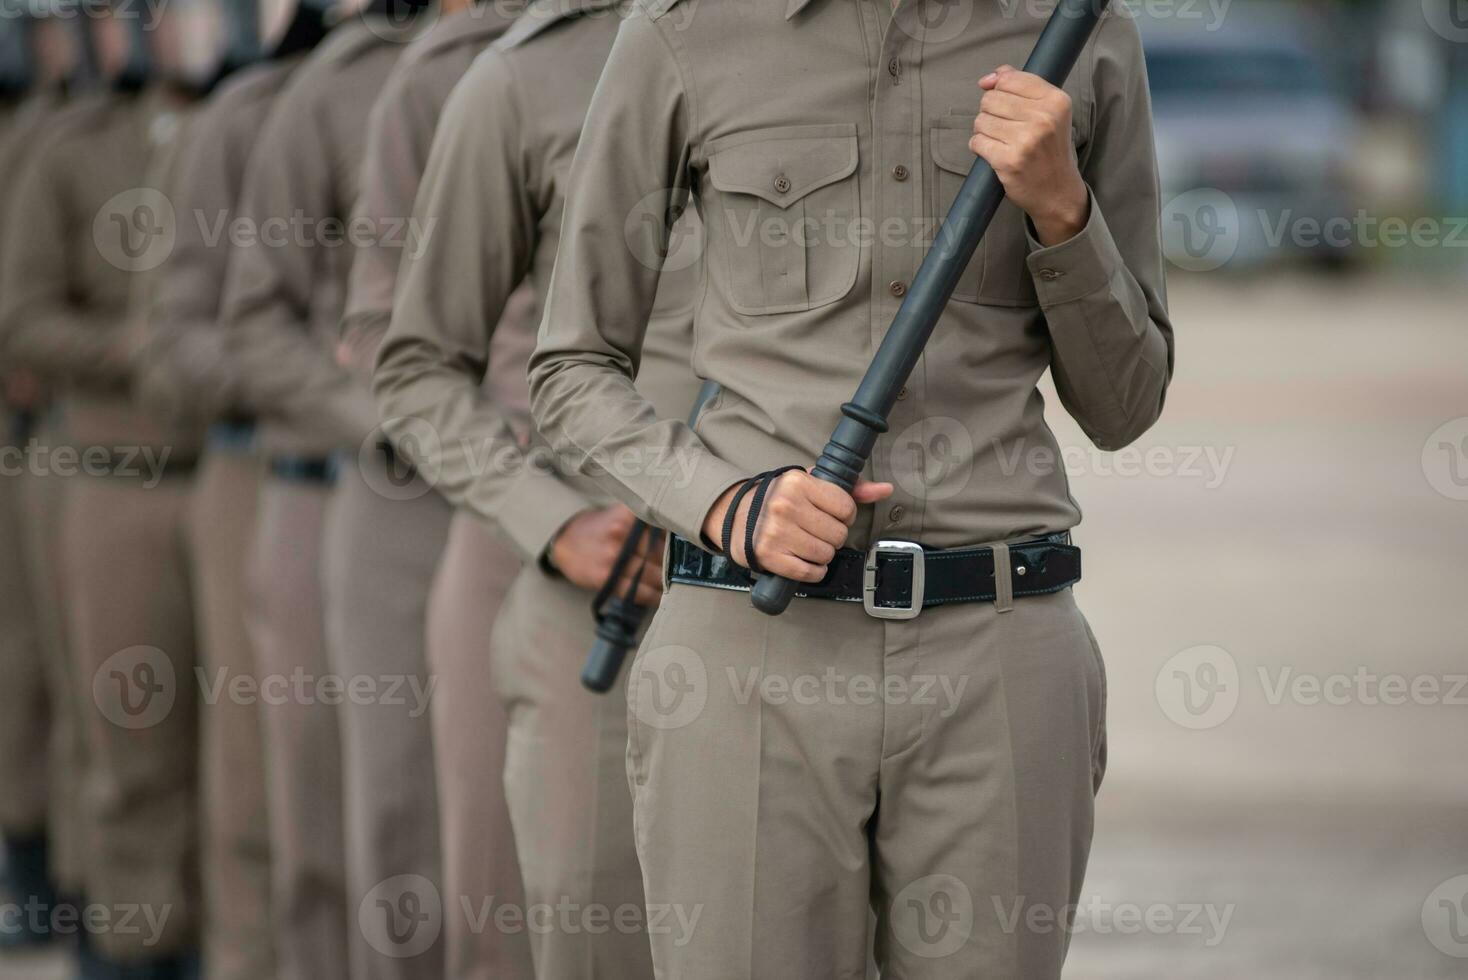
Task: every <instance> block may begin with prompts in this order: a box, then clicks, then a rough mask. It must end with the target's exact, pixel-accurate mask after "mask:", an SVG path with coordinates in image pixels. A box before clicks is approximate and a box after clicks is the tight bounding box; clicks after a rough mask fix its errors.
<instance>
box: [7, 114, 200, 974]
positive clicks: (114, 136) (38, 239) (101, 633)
mask: <svg viewBox="0 0 1468 980" xmlns="http://www.w3.org/2000/svg"><path fill="white" fill-rule="evenodd" d="M181 125H182V115H181V113H180V111H179V110H178V109H177V108H176V107H174V106H172V105H170V103H169V101H168V99H167V97H166V96H164V95H162V94H161V93H159V92H154V91H144V92H142V93H140V94H136V95H130V96H120V97H114V98H102V99H98V100H96V101H95V102H93V103H91V105H90V106H89V108H88V109H87V110H85V111H81V112H77V113H75V114H68V116H67V124H66V125H64V126H55V127H51V128H50V129H49V131H48V133H47V135H46V138H45V141H44V142H43V144H42V145H41V146H39V147H38V148H37V150H36V152H35V154H34V155H33V156H32V158H31V159H30V161H29V162H28V164H27V166H26V168H25V171H24V173H23V175H22V176H21V178H20V183H19V185H18V186H17V188H16V196H15V198H14V199H13V201H14V209H13V212H12V213H11V215H10V217H9V220H10V225H9V227H8V228H7V229H6V234H7V245H6V246H5V249H4V264H5V268H4V272H3V280H4V283H5V286H4V288H3V292H4V298H3V302H4V312H3V314H0V323H3V328H4V330H5V333H6V335H7V340H6V350H7V353H8V354H9V356H10V357H13V358H14V360H15V362H16V363H17V364H18V365H19V366H22V367H25V368H29V369H31V370H33V371H35V372H36V373H37V374H39V375H41V376H42V377H43V379H45V380H48V381H53V382H54V383H55V384H56V386H57V390H58V392H59V409H60V412H61V421H60V431H61V438H62V440H64V441H65V442H66V443H68V444H70V445H72V446H74V447H76V448H77V449H78V450H79V451H80V452H81V454H82V455H81V460H82V463H83V464H84V466H83V469H82V471H81V472H79V473H78V474H77V475H76V476H74V477H70V478H68V479H67V481H66V490H65V496H64V501H63V504H62V508H63V512H62V538H63V540H62V558H63V569H64V570H63V576H64V586H65V590H66V592H65V602H66V609H67V619H68V629H67V638H68V643H69V647H70V651H71V657H72V660H73V663H74V665H75V669H76V671H77V676H76V678H75V683H76V685H77V688H78V690H77V693H76V695H75V696H76V698H77V699H78V703H79V704H81V705H83V706H84V707H83V713H84V723H83V728H84V730H85V734H86V746H87V770H86V777H85V783H84V787H83V793H84V799H83V810H84V812H85V814H86V820H87V828H86V829H87V833H88V834H89V835H90V841H91V844H92V845H93V847H92V848H90V849H89V853H88V856H87V861H88V863H87V866H86V868H85V871H84V876H83V887H84V891H85V894H86V897H87V900H88V901H89V902H91V903H96V904H99V905H102V906H106V907H107V908H109V909H113V910H121V909H124V908H126V907H131V906H141V907H143V908H146V909H153V910H155V911H159V912H161V910H164V909H167V910H168V915H167V919H166V924H165V925H164V927H163V929H162V930H161V934H160V935H159V936H158V937H157V942H152V937H151V936H150V935H149V934H148V931H147V930H136V931H132V930H123V929H112V930H106V931H103V932H101V933H97V934H93V935H89V940H88V941H89V944H91V945H92V946H93V948H94V949H95V950H96V952H98V953H99V954H100V955H101V956H103V957H105V958H107V959H109V960H114V961H124V962H128V961H141V960H145V959H147V960H154V959H159V958H166V957H169V956H173V955H176V954H181V953H185V952H188V951H190V950H191V949H192V947H193V945H194V941H195V937H194V932H195V927H196V925H197V917H198V906H199V902H198V894H197V891H198V889H197V883H196V875H197V867H196V860H197V854H196V850H197V814H196V805H197V804H196V799H195V793H196V768H197V759H196V755H195V738H194V723H195V687H194V684H193V666H194V635H193V621H192V617H191V612H190V602H189V595H190V587H189V580H188V570H187V555H186V548H185V543H184V536H185V533H186V528H185V526H184V518H185V513H186V504H187V499H188V491H189V482H188V479H187V475H188V474H189V473H190V472H191V470H192V463H193V460H194V458H195V457H196V455H197V452H198V446H199V438H198V433H196V432H192V431H189V430H187V429H183V428H174V427H170V426H165V425H160V424H158V423H156V422H155V421H154V420H152V419H151V418H149V417H148V416H147V415H146V413H144V412H142V411H140V410H139V409H137V408H136V407H135V406H134V405H133V404H131V402H130V397H129V387H130V383H131V364H132V361H131V357H132V345H133V342H134V338H135V334H134V333H133V331H132V330H130V328H129V323H128V319H129V316H130V315H132V314H135V313H136V312H137V310H138V307H136V306H134V305H132V304H133V302H134V291H135V290H138V289H140V288H142V283H143V281H144V280H143V279H142V278H141V277H143V276H147V275H151V274H152V273H153V271H155V270H156V268H157V265H158V264H159V262H161V261H162V258H163V257H164V256H165V255H166V248H167V245H166V234H165V233H164V229H165V228H166V224H165V223H164V222H163V217H162V216H161V215H160V214H159V211H158V203H157V200H156V198H157V195H159V194H160V193H166V189H167V180H168V178H169V176H170V172H171V170H170V168H171V161H172V159H173V153H174V149H175V147H176V145H177V144H176V137H177V135H178V132H179V129H180V127H181ZM56 465H57V467H58V469H59V468H60V466H61V464H60V463H59V462H57V463H56ZM118 914H120V912H119V913H118Z"/></svg>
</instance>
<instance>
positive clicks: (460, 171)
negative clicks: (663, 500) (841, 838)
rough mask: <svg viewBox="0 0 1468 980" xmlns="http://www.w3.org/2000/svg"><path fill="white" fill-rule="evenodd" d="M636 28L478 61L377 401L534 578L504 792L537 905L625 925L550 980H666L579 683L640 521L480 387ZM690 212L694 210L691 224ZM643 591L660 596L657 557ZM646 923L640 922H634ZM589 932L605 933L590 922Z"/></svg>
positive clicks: (671, 341)
mask: <svg viewBox="0 0 1468 980" xmlns="http://www.w3.org/2000/svg"><path fill="white" fill-rule="evenodd" d="M619 20H620V19H619V17H618V16H617V14H616V10H615V4H614V3H613V2H610V0H571V2H565V0H548V2H543V3H541V2H537V3H532V4H531V5H530V7H529V9H528V10H527V12H526V13H525V14H523V15H522V17H521V18H520V20H519V21H517V23H516V24H515V26H514V27H512V28H511V29H510V31H509V32H508V33H507V34H506V35H505V36H504V37H502V38H501V39H500V40H498V41H497V42H495V44H494V45H493V46H492V47H491V49H490V51H489V52H487V53H486V54H485V55H484V56H482V57H481V58H480V59H479V60H478V61H476V62H475V64H474V65H473V67H471V68H470V69H469V71H468V73H467V74H466V75H465V77H464V80H463V81H462V82H461V83H460V84H459V86H458V87H457V88H456V89H455V91H454V93H453V95H452V96H451V97H450V99H449V101H448V104H447V106H446V107H445V109H444V115H443V122H442V124H441V126H440V127H439V132H438V134H437V136H436V138H435V141H434V145H433V150H432V153H431V154H430V156H429V162H428V169H427V172H426V174H425V176H424V180H423V187H422V190H421V191H420V193H419V197H418V202H417V204H416V205H415V208H414V213H415V215H417V216H419V217H420V218H437V219H438V223H437V225H436V226H435V233H434V234H433V235H432V236H430V237H429V238H428V239H427V241H426V244H425V247H424V249H423V250H422V251H421V253H420V254H419V255H417V256H414V257H409V258H406V259H405V262H404V266H403V269H402V271H401V273H400V277H399V293H398V299H397V302H396V304H395V305H394V311H393V319H392V325H391V327H390V329H389V331H388V335H387V338H386V339H385V340H384V342H383V345H382V349H381V351H380V354H379V359H378V364H377V369H376V373H375V378H374V382H375V388H376V392H377V395H378V399H379V404H380V405H381V407H382V410H383V415H384V417H386V418H387V419H388V422H387V426H388V428H389V431H390V432H391V433H392V435H393V436H394V438H395V439H396V440H397V445H398V448H399V449H400V450H401V451H403V452H404V453H405V454H406V455H409V456H410V458H412V460H413V461H414V462H415V463H416V464H417V465H419V466H421V467H422V468H423V470H424V472H425V474H429V475H431V476H432V477H433V479H434V481H435V483H436V485H437V486H438V487H439V488H440V489H441V490H442V491H443V492H444V493H445V494H446V495H447V496H448V497H449V498H450V499H451V500H453V501H454V502H455V503H456V504H458V505H460V506H462V507H464V508H465V509H466V510H468V511H469V512H470V513H472V514H473V515H474V516H475V517H477V518H478V519H479V520H481V521H484V522H486V523H487V524H490V525H493V526H497V527H498V528H499V529H501V530H502V531H503V533H504V534H505V535H507V536H508V537H509V539H510V540H511V541H512V542H513V543H514V545H515V546H516V547H517V548H518V549H519V550H520V552H521V554H522V556H523V557H524V558H525V559H526V566H525V568H524V570H523V571H522V572H521V573H520V575H519V577H518V578H517V579H516V581H515V584H514V585H513V587H512V588H511V590H510V594H509V596H508V597H507V598H506V599H505V603H504V605H503V607H502V608H501V611H500V615H499V617H498V621H497V622H496V624H495V630H494V636H493V641H492V654H491V655H492V658H493V671H494V678H493V679H494V683H495V686H496V688H497V689H498V691H499V693H500V696H501V697H502V698H503V699H504V702H505V706H506V710H507V712H508V714H509V718H510V723H509V724H510V732H509V737H508V748H507V755H506V759H505V789H506V794H507V797H508V800H509V805H510V812H511V816H512V818H513V824H514V832H515V840H516V843H517V847H518V851H519V859H520V866H521V869H522V871H523V875H524V879H525V890H526V900H527V902H528V903H529V907H530V908H532V909H534V908H537V907H549V908H552V909H561V908H570V909H571V910H573V916H593V915H601V916H603V921H609V920H608V919H607V917H611V919H610V921H615V922H617V923H619V924H618V925H616V926H615V927H609V928H607V929H606V930H604V931H602V932H601V933H600V934H596V932H594V931H593V930H589V929H587V928H581V927H578V926H577V925H576V923H579V922H580V921H581V920H580V919H579V918H577V919H576V920H575V922H573V923H570V924H569V925H566V924H563V923H562V922H560V921H557V922H554V923H551V924H550V927H549V928H547V929H537V930H535V932H534V934H533V935H532V936H531V939H530V941H531V945H532V951H533V953H534V963H535V973H536V976H537V977H540V978H542V980H579V978H596V977H603V978H608V980H636V978H639V977H651V976H652V964H651V959H650V956H649V950H648V939H647V935H646V932H645V931H644V929H643V927H642V923H641V917H642V914H643V911H642V910H643V899H642V882H641V875H640V872H639V870H638V865H637V859H636V854H635V850H634V846H633V833H632V824H631V801H630V796H629V793H628V788H627V782H626V774H625V765H624V754H625V747H626V737H627V728H626V710H625V703H624V700H623V697H622V694H621V693H620V692H621V688H620V687H619V688H618V689H617V690H616V691H614V692H613V693H611V694H610V695H607V696H598V695H594V694H590V693H588V692H587V691H585V690H583V689H582V688H581V686H580V683H579V675H580V668H581V663H582V661H583V660H584V659H585V655H586V651H587V650H588V648H589V647H590V644H591V639H592V630H593V626H594V623H593V619H592V616H591V608H590V607H591V601H592V598H593V595H594V593H595V592H596V590H597V589H599V588H600V587H601V586H602V585H603V584H604V583H605V581H606V579H607V577H608V575H609V572H610V568H611V565H612V563H613V561H614V560H615V558H616V555H617V552H618V550H619V549H620V547H621V545H622V542H623V540H624V538H625V536H626V533H627V531H628V529H629V528H630V526H631V524H632V517H631V513H630V512H629V511H628V510H627V509H626V508H624V507H621V506H619V505H616V504H614V503H613V502H612V501H611V500H610V498H608V497H607V496H605V495H604V494H601V493H600V492H598V491H597V490H596V489H595V487H594V485H593V484H592V483H591V482H590V481H588V480H585V479H580V478H575V477H570V476H568V475H566V474H564V473H562V472H561V471H560V470H559V469H558V468H557V467H556V466H555V464H554V461H553V460H552V459H550V458H548V457H547V456H546V455H545V454H544V452H543V451H542V450H543V443H541V442H540V441H539V440H538V439H537V440H536V448H535V449H533V450H525V449H522V447H521V445H520V443H519V441H518V440H517V438H516V435H515V433H514V430H513V427H512V425H511V417H512V414H510V413H512V412H513V409H508V412H507V406H504V405H501V404H499V403H497V402H496V401H495V400H494V398H493V393H487V392H486V391H485V390H484V389H483V388H482V387H481V382H482V380H483V376H484V374H485V372H486V370H488V369H489V367H490V366H491V363H492V359H493V357H494V356H496V355H497V354H498V351H497V350H495V351H492V350H491V341H492V339H493V337H494V334H495V332H496V331H495V327H496V324H498V323H499V322H500V321H501V317H502V315H503V314H504V312H505V308H506V304H507V303H508V302H509V299H510V296H511V294H512V293H513V291H514V289H515V288H516V287H517V286H518V285H519V284H520V283H521V282H522V281H524V280H528V282H529V283H530V285H531V286H532V287H533V289H534V290H535V292H536V294H537V296H538V297H539V296H543V295H544V293H545V290H546V289H547V288H548V286H549V282H550V272H551V268H552V266H553V264H554V262H555V257H556V250H557V246H558V244H559V241H560V223H561V212H562V209H563V206H564V196H563V192H564V183H563V179H564V175H565V173H566V171H567V168H568V167H569V165H570V161H571V157H572V155H573V154H574V152H575V149H576V142H577V137H578V135H579V133H580V131H581V127H582V124H583V122H584V119H585V110H586V106H587V104H588V102H589V101H590V99H591V93H592V90H593V88H594V87H595V86H596V83H597V78H598V76H599V74H600V71H601V65H602V61H603V59H604V58H605V57H606V53H607V51H608V50H609V49H610V47H611V43H612V38H613V37H614V36H615V34H616V32H617V26H618V23H619ZM690 217H691V216H690ZM696 285H697V269H696V267H695V268H689V269H684V270H683V271H682V272H680V273H677V274H669V275H668V276H667V277H665V280H664V290H663V293H662V295H661V296H660V300H659V306H658V311H659V312H658V316H657V317H656V320H655V326H654V328H653V333H654V335H655V336H656V337H657V340H656V341H655V342H654V343H653V344H652V345H650V348H649V351H648V355H647V357H646V358H645V359H644V361H643V363H642V372H641V374H640V375H639V378H638V383H639V385H640V386H641V389H642V390H643V392H644V393H645V394H646V395H647V396H648V397H650V398H652V399H653V400H654V401H655V402H656V403H657V404H658V406H659V409H660V410H661V411H663V412H665V413H667V414H669V415H672V416H680V415H686V414H687V411H688V409H689V406H690V405H691V404H692V402H693V398H694V396H695V394H696V391H697V388H698V385H697V382H696V379H694V377H693V375H692V373H691V372H690V370H689V368H688V362H689V356H690V351H689V347H688V338H689V324H690V322H691V310H692V304H693V301H694V296H695V292H696ZM649 557H650V560H649V562H648V564H647V567H646V569H645V571H644V574H643V576H642V580H641V582H640V584H639V585H638V587H637V593H638V598H639V601H641V602H642V603H644V604H648V605H651V604H655V603H656V602H657V598H658V595H659V591H660V590H659V585H658V567H659V563H658V560H657V557H656V556H655V555H654V556H649ZM629 910H630V913H631V915H632V916H633V918H634V919H635V920H636V923H637V924H636V926H635V928H628V927H627V926H626V925H625V924H620V923H625V922H626V916H627V915H628V913H629ZM588 921H595V920H594V919H588Z"/></svg>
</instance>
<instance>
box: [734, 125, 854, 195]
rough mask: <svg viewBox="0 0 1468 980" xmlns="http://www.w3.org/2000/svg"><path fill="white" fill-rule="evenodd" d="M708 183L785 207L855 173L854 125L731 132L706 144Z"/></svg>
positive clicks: (788, 127) (789, 127)
mask: <svg viewBox="0 0 1468 980" xmlns="http://www.w3.org/2000/svg"><path fill="white" fill-rule="evenodd" d="M709 151H710V153H709V181H710V182H711V183H712V184H713V185H714V186H715V187H717V188H718V189H719V190H721V191H724V192H726V193H731V194H753V195H754V196H755V197H758V198H761V199H763V200H766V201H769V202H770V203H771V204H774V205H776V206H777V207H781V208H788V207H790V205H792V204H794V203H795V202H796V201H798V200H800V199H801V198H802V197H805V196H806V195H807V194H809V193H810V192H812V191H815V190H819V189H820V188H822V187H825V186H826V185H827V184H834V183H835V182H836V181H838V180H845V179H846V178H847V177H850V176H851V175H852V174H854V173H856V162H857V144H856V126H855V125H853V124H851V123H840V124H837V125H831V126H785V127H781V128H779V129H761V130H757V131H755V132H750V133H737V134H735V135H733V136H728V137H725V138H723V139H721V140H717V141H715V142H714V143H712V144H711V145H710V147H709Z"/></svg>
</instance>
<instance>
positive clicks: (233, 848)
mask: <svg viewBox="0 0 1468 980" xmlns="http://www.w3.org/2000/svg"><path fill="white" fill-rule="evenodd" d="M261 15H262V17H261V20H262V23H261V30H260V33H259V36H260V37H261V38H262V40H263V41H264V44H265V46H266V47H267V49H268V50H269V51H270V54H269V57H268V58H267V59H266V60H265V61H264V62H262V63H261V64H259V65H256V66H253V67H251V68H248V69H246V70H244V71H242V72H240V74H239V75H238V76H236V77H235V78H232V79H230V80H229V81H228V82H226V83H225V84H224V85H223V86H221V87H220V88H219V90H218V91H216V92H215V93H214V94H213V95H212V96H211V97H210V99H209V101H208V102H207V103H206V104H205V105H204V107H203V108H202V109H201V110H200V112H199V115H198V118H197V119H196V120H195V121H194V123H193V125H192V126H191V127H190V134H189V140H188V145H187V147H186V148H185V149H184V150H183V152H182V153H181V155H180V161H179V179H178V181H177V182H176V184H175V189H174V192H173V195H172V198H173V206H174V211H175V215H176V216H177V218H176V225H175V226H176V237H175V243H174V246H173V251H172V254H171V255H170V256H169V259H168V262H167V263H166V264H165V266H164V267H163V270H162V275H161V277H160V281H159V283H158V286H157V288H156V290H155V292H154V295H153V300H152V303H151V309H150V312H149V316H147V317H146V318H144V320H143V323H144V325H145V327H146V330H147V338H146V343H145V346H144V347H143V350H142V352H141V354H140V357H139V362H140V370H139V375H138V379H137V386H136V387H137V393H138V396H139V398H140V399H141V400H142V401H143V402H144V403H145V404H148V405H150V406H152V407H154V408H155V409H156V410H158V411H159V412H160V413H162V414H164V415H165V416H166V417H176V418H186V419H206V420H209V421H210V422H211V423H212V424H211V426H210V430H209V438H208V443H207V447H206V450H205V454H204V457H203V459H202V461H201V462H200V466H199V471H198V474H197V476H196V478H195V486H194V490H193V494H192V499H191V501H190V505H189V506H190V514H189V537H188V540H189V548H190V556H191V558H192V581H193V589H194V600H195V618H196V620H197V625H198V630H199V643H200V655H201V666H202V668H203V670H204V672H205V683H206V685H208V686H209V687H210V689H211V690H215V691H217V692H219V694H218V696H217V697H215V698H212V699H210V700H209V701H208V703H206V704H205V705H204V706H203V708H202V712H201V719H200V721H201V732H200V769H201V773H200V778H201V780H202V788H203V815H204V834H203V840H202V845H203V846H202V855H203V862H202V863H203V883H204V897H205V908H206V911H207V915H206V917H205V922H204V936H203V943H204V959H205V969H206V975H207V976H208V977H210V978H211V980H270V978H271V977H273V976H274V970H275V957H274V941H273V933H272V922H271V920H270V902H269V896H270V846H269V832H268V818H267V812H268V811H267V808H266V802H265V760H264V745H263V734H262V731H261V723H262V718H261V709H260V703H259V700H258V699H256V698H250V697H244V698H238V697H231V696H229V695H228V694H226V693H224V692H227V691H228V690H229V689H230V688H229V685H230V684H232V683H236V682H237V679H240V678H243V679H247V680H248V679H253V680H254V681H255V682H256V683H258V682H259V681H260V679H261V671H259V670H258V669H257V666H256V664H255V660H254V655H253V650H252V648H251V645H250V642H249V636H248V633H247V631H246V628H245V598H246V596H245V583H244V571H245V556H246V555H247V554H248V551H249V544H250V540H251V535H252V532H253V529H254V522H255V506H256V498H257V496H258V492H259V484H260V479H261V469H262V463H261V460H260V457H259V455H258V454H257V453H256V452H255V450H254V445H253V425H252V423H251V420H250V419H249V417H248V415H247V414H246V413H245V412H244V411H243V408H242V406H241V405H240V404H239V403H238V402H237V401H236V399H235V397H234V395H233V393H234V392H235V391H237V390H238V383H237V381H236V372H237V365H236V364H235V362H234V361H232V360H231V359H229V358H228V357H227V356H225V350H224V343H223V340H224V334H223V331H222V329H221V327H220V322H219V312H220V300H221V294H222V290H223V285H224V278H225V271H226V266H227V262H228V259H229V254H230V247H231V239H230V237H229V236H228V235H227V234H222V232H223V231H224V229H225V228H227V226H228V223H229V222H230V221H231V220H233V218H234V217H235V203H236V201H237V200H238V198H239V194H240V191H241V187H242V184H243V181H244V169H245V161H246V159H247V158H248V156H249V153H250V150H251V148H252V147H253V145H254V143H255V139H256V137H257V135H258V134H259V130H260V127H261V125H262V124H263V122H264V120H265V117H266V115H267V114H268V112H269V110H270V108H271V106H272V105H273V104H274V102H275V99H276V97H277V96H278V95H279V94H280V91H281V89H282V88H284V86H285V84H286V83H287V81H288V80H289V79H290V77H291V75H292V73H293V72H294V71H295V70H296V69H297V68H298V67H299V66H300V64H301V62H302V61H303V60H304V59H305V57H306V55H307V54H308V53H309V51H310V50H311V48H313V47H314V46H315V44H316V43H317V42H318V41H319V40H321V38H322V37H324V36H325V33H326V26H325V23H324V20H323V11H321V10H320V9H319V8H317V7H314V6H311V5H307V4H299V5H297V4H293V3H289V2H285V3H276V4H269V5H266V6H265V7H264V8H263V10H262V11H261ZM214 232H220V233H221V234H219V235H217V236H216V235H214Z"/></svg>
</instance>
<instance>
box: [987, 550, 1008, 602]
mask: <svg viewBox="0 0 1468 980" xmlns="http://www.w3.org/2000/svg"><path fill="white" fill-rule="evenodd" d="M989 547H990V549H991V550H993V552H994V609H995V611H996V612H1002V613H1007V612H1009V611H1010V610H1011V609H1013V608H1014V580H1013V578H1012V577H1011V573H1010V563H1009V545H1007V544H1005V543H1004V542H1003V541H1000V542H997V543H995V544H991V545H990V546H989Z"/></svg>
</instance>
